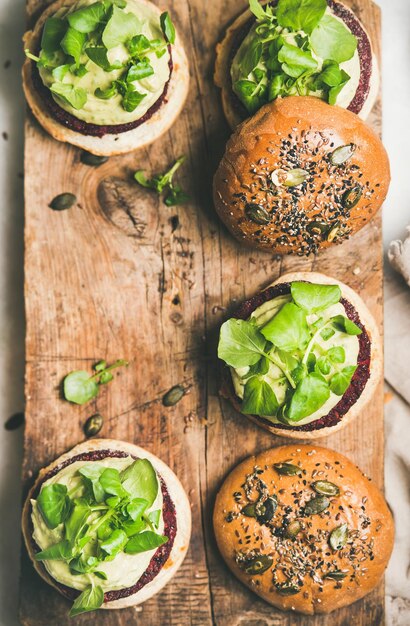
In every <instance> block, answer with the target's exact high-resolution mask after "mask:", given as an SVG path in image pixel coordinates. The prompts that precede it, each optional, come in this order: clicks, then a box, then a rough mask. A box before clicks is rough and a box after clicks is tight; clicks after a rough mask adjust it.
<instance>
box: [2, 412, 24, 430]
mask: <svg viewBox="0 0 410 626" xmlns="http://www.w3.org/2000/svg"><path fill="white" fill-rule="evenodd" d="M23 424H24V413H21V412H20V413H13V415H11V416H10V417H9V419H8V420H7V421H6V422H5V424H4V428H5V429H6V430H17V428H20V426H22V425H23Z"/></svg>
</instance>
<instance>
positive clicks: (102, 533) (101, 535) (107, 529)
mask: <svg viewBox="0 0 410 626" xmlns="http://www.w3.org/2000/svg"><path fill="white" fill-rule="evenodd" d="M113 530H114V529H113V527H112V525H111V519H107V520H106V521H105V522H103V523H102V524H101V526H99V527H98V529H97V537H98V539H101V540H105V539H107V538H108V537H109V536H110V535H111V533H112V531H113Z"/></svg>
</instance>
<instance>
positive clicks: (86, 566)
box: [70, 556, 100, 575]
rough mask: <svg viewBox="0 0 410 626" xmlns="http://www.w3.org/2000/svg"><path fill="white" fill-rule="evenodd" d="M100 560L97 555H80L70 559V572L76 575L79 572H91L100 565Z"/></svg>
mask: <svg viewBox="0 0 410 626" xmlns="http://www.w3.org/2000/svg"><path fill="white" fill-rule="evenodd" d="M99 564H100V561H99V560H98V559H97V557H96V556H89V557H85V556H78V557H76V558H75V559H72V560H71V561H70V572H71V573H72V574H74V575H77V574H89V573H90V572H92V571H93V570H94V569H95V568H96V567H97V566H98V565H99Z"/></svg>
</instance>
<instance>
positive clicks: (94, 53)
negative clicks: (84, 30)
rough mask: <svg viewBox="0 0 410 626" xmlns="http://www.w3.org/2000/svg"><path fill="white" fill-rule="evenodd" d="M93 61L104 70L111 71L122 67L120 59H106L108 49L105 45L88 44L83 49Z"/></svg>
mask: <svg viewBox="0 0 410 626" xmlns="http://www.w3.org/2000/svg"><path fill="white" fill-rule="evenodd" d="M84 52H85V53H86V55H87V56H88V58H89V59H91V61H93V63H95V64H96V65H98V66H99V67H102V68H103V70H105V71H106V72H112V71H113V70H119V69H121V68H122V67H123V64H122V63H121V61H115V62H114V63H110V61H109V60H108V50H107V48H106V47H105V46H92V47H91V46H90V47H89V48H86V49H85V51H84Z"/></svg>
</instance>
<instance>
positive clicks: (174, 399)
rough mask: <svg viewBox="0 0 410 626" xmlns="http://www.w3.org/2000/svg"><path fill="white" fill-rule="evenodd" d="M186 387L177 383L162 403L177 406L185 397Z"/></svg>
mask: <svg viewBox="0 0 410 626" xmlns="http://www.w3.org/2000/svg"><path fill="white" fill-rule="evenodd" d="M184 394H185V389H184V388H183V387H181V385H175V387H172V388H171V389H170V390H169V391H167V393H166V394H165V395H164V397H163V398H162V404H163V405H164V406H175V405H176V404H178V402H179V401H180V400H181V399H182V398H183V396H184Z"/></svg>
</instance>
